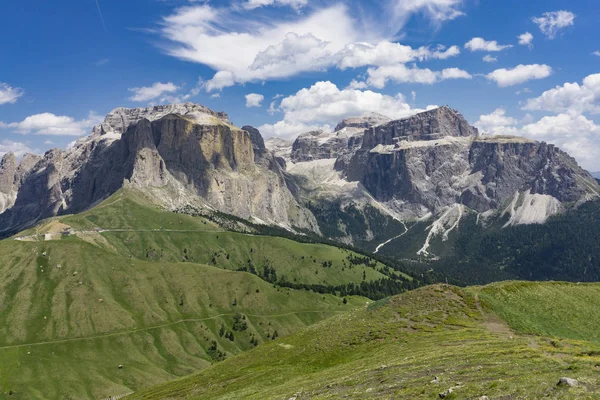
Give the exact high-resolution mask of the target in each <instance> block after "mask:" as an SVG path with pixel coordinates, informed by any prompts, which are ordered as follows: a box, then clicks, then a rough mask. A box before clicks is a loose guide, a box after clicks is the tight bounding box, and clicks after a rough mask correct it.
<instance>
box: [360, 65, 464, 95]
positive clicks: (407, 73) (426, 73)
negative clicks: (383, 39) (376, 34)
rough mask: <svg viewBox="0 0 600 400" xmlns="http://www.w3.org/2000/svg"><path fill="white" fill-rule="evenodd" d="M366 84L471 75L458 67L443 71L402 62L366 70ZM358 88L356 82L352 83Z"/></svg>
mask: <svg viewBox="0 0 600 400" xmlns="http://www.w3.org/2000/svg"><path fill="white" fill-rule="evenodd" d="M367 75H368V78H367V84H369V85H370V86H373V87H376V88H379V89H381V88H383V87H385V85H386V83H387V82H388V81H389V80H392V81H394V82H397V83H422V84H428V85H430V84H433V83H436V82H439V81H441V80H445V79H471V78H472V76H471V74H469V73H468V72H466V71H463V70H461V69H458V68H446V69H444V70H443V71H432V70H430V69H429V68H418V67H417V66H416V65H413V66H412V67H407V66H406V65H404V64H397V65H387V66H382V67H377V68H369V69H368V70H367ZM354 87H355V88H359V87H360V85H359V84H358V83H356V84H354Z"/></svg>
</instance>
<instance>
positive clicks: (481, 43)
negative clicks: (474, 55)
mask: <svg viewBox="0 0 600 400" xmlns="http://www.w3.org/2000/svg"><path fill="white" fill-rule="evenodd" d="M511 47H513V46H512V45H511V44H506V45H501V44H498V42H497V41H495V40H491V41H487V40H485V39H483V38H480V37H474V38H473V39H471V40H469V41H468V42H467V43H465V49H468V50H470V51H502V50H504V49H509V48H511Z"/></svg>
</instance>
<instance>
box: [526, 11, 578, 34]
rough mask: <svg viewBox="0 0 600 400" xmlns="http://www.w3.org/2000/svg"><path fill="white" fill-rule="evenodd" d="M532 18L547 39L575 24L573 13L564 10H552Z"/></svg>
mask: <svg viewBox="0 0 600 400" xmlns="http://www.w3.org/2000/svg"><path fill="white" fill-rule="evenodd" d="M532 20H533V22H534V23H536V24H537V25H538V26H539V27H540V30H541V31H542V33H543V34H544V35H546V37H547V38H548V39H554V38H555V37H556V36H557V35H558V33H559V32H560V31H561V30H563V29H565V28H567V27H569V26H572V25H574V24H575V14H573V13H572V12H570V11H565V10H560V11H552V12H546V13H544V14H542V16H541V17H536V18H533V19H532Z"/></svg>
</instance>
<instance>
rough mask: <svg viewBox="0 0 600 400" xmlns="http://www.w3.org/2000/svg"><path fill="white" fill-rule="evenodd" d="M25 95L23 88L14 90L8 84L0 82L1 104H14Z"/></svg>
mask: <svg viewBox="0 0 600 400" xmlns="http://www.w3.org/2000/svg"><path fill="white" fill-rule="evenodd" d="M23 93H25V92H24V90H23V89H21V88H13V87H12V86H9V85H8V84H7V83H2V82H0V104H7V103H10V104H14V103H16V102H17V99H18V98H19V97H21V96H23Z"/></svg>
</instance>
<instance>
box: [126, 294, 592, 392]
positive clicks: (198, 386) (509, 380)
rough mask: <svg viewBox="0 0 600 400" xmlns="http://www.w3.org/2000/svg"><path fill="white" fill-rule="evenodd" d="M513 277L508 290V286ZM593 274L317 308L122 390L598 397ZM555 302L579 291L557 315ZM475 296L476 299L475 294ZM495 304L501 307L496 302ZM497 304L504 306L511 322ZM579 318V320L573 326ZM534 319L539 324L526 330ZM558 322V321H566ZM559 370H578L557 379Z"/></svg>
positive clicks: (534, 323) (571, 296) (568, 297)
mask: <svg viewBox="0 0 600 400" xmlns="http://www.w3.org/2000/svg"><path fill="white" fill-rule="evenodd" d="M515 288H519V289H518V290H517V292H518V293H519V295H518V296H515V297H513V298H512V300H511V301H508V302H504V301H505V300H504V299H506V297H505V293H508V292H513V291H514V290H515ZM599 289H600V285H585V286H577V285H574V284H553V283H532V284H521V283H513V282H508V283H500V284H495V285H491V286H489V287H483V288H481V287H474V288H468V289H459V288H456V287H451V286H443V285H436V286H430V287H426V288H421V289H417V290H414V291H411V292H408V293H404V294H402V295H399V296H396V297H393V298H391V299H388V300H387V301H385V300H384V301H379V302H377V303H374V304H371V305H369V306H367V307H363V308H362V309H360V310H354V311H350V312H347V313H345V314H342V315H338V316H336V317H333V318H331V319H329V320H325V321H323V322H320V323H318V324H316V325H313V326H311V327H309V328H306V329H305V330H303V331H302V332H300V333H298V334H295V335H292V336H290V337H287V338H281V339H278V340H276V341H274V342H270V343H268V344H265V345H261V346H259V347H258V348H256V349H253V350H251V351H249V352H246V353H243V354H241V355H239V356H236V357H233V358H231V359H229V360H227V361H225V362H223V363H220V364H217V365H215V366H213V367H211V368H208V369H205V370H203V371H200V372H199V373H197V374H194V375H191V376H190V377H186V378H182V379H179V380H176V381H173V382H169V383H167V384H164V385H161V386H158V387H154V388H150V389H147V390H144V391H140V392H138V393H135V394H134V395H132V396H131V397H127V398H128V399H129V398H131V399H132V400H133V399H145V400H150V399H167V398H168V399H242V398H243V399H290V398H296V399H298V400H300V399H334V398H353V399H375V398H382V399H417V398H419V399H421V398H422V399H434V398H438V394H439V393H442V392H444V391H446V390H447V389H450V388H452V389H453V392H452V393H451V394H450V395H449V396H448V397H446V398H454V399H478V398H479V397H480V396H483V395H486V396H488V397H489V398H491V399H540V398H550V399H553V398H565V399H598V398H600V347H599V344H598V343H597V342H596V339H595V338H596V336H595V329H597V325H598V324H599V323H600V322H599V321H600V310H599V309H598V308H597V307H596V304H597V299H598V297H597V291H598V290H599ZM541 293H543V295H544V296H545V298H551V299H552V300H549V301H550V302H551V304H558V303H564V304H565V307H568V305H567V304H568V302H569V301H570V299H572V298H573V297H578V296H583V297H584V298H586V299H588V300H589V299H594V300H596V301H594V302H590V301H587V302H584V301H582V302H580V303H578V306H579V307H578V308H574V309H571V316H570V318H569V319H565V320H563V324H564V325H566V326H568V325H570V323H571V321H572V322H573V323H574V324H575V325H573V326H571V329H572V330H573V331H577V332H580V333H579V337H577V338H576V339H577V340H574V339H571V338H569V337H567V336H563V335H570V334H569V331H568V330H567V331H565V330H563V328H561V327H560V325H561V324H560V323H559V322H558V321H553V318H559V317H560V314H557V315H556V316H551V315H550V314H549V313H548V312H547V310H546V308H545V307H544V306H543V305H536V304H532V301H531V299H532V298H533V297H536V296H538V295H539V294H541ZM480 299H481V300H480ZM492 310H494V311H496V312H497V313H498V314H495V313H492V312H491V311H492ZM498 315H500V316H505V315H511V316H512V317H511V320H510V321H511V322H510V326H511V327H513V329H514V330H511V329H510V327H509V326H508V325H507V324H505V323H504V321H503V320H501V319H500V318H499V317H498ZM581 328H583V329H581ZM535 330H538V332H542V330H544V334H546V335H551V336H552V337H547V336H538V335H530V333H532V332H534V331H535ZM564 332H566V333H564ZM563 376H566V377H571V378H574V379H577V380H578V381H579V386H577V387H560V386H557V382H558V381H559V379H560V378H561V377H563Z"/></svg>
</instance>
